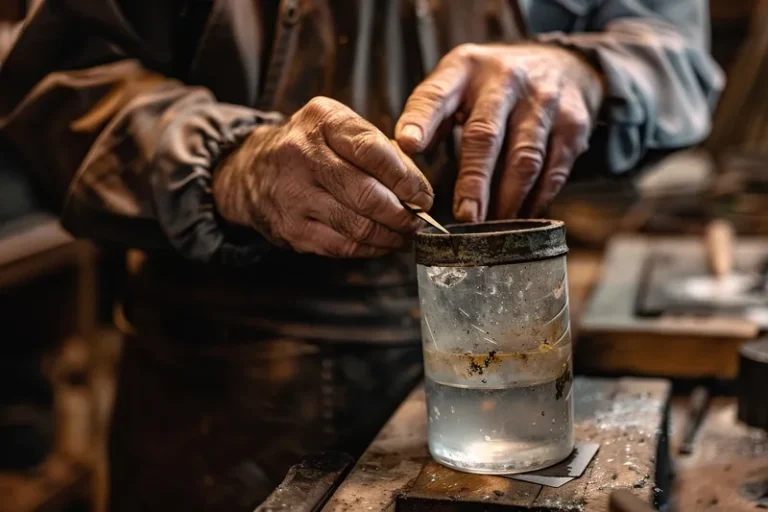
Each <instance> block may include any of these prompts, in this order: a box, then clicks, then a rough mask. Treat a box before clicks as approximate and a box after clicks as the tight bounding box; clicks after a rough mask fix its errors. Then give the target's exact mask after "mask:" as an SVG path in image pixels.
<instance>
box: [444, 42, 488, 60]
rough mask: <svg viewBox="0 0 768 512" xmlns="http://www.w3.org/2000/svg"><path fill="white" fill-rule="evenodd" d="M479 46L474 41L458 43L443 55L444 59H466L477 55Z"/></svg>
mask: <svg viewBox="0 0 768 512" xmlns="http://www.w3.org/2000/svg"><path fill="white" fill-rule="evenodd" d="M479 48H480V46H479V45H478V44H475V43H464V44H460V45H458V46H456V47H454V48H453V49H452V50H451V51H450V52H448V54H447V55H446V56H445V59H451V60H453V59H458V60H466V59H469V58H472V57H474V56H475V55H477V52H478V50H479Z"/></svg>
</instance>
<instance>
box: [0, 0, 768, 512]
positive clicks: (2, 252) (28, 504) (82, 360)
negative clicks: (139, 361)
mask: <svg viewBox="0 0 768 512" xmlns="http://www.w3.org/2000/svg"><path fill="white" fill-rule="evenodd" d="M38 3H39V0H30V1H24V0H0V61H2V59H3V57H4V56H5V55H6V53H7V52H8V51H9V49H10V48H11V46H12V45H13V41H14V38H15V36H16V35H17V33H18V31H19V29H20V28H21V26H22V24H23V22H24V19H25V17H27V16H28V15H29V14H30V13H31V12H32V11H33V10H34V9H35V7H36V5H37V4H38ZM710 5H711V16H712V52H713V54H714V56H715V58H716V60H717V61H718V62H719V63H720V65H721V66H722V67H723V68H724V69H726V70H727V72H728V87H727V90H726V92H725V95H724V97H723V99H722V101H721V103H720V106H719V108H718V110H717V113H716V116H715V122H714V130H713V132H712V135H711V136H710V138H709V140H707V141H706V142H705V144H703V145H702V147H700V148H694V149H688V150H685V151H681V152H677V153H675V154H672V155H669V154H664V155H652V156H651V157H649V159H648V160H647V162H645V163H644V164H643V165H642V166H641V167H640V168H638V169H637V170H636V172H635V173H634V174H633V176H632V179H626V178H622V179H621V180H618V179H617V180H603V181H599V182H594V181H586V180H584V181H582V180H578V179H576V180H574V181H573V182H572V183H570V184H569V185H568V186H567V187H566V188H565V191H564V192H563V193H562V195H561V197H560V198H559V199H558V201H557V203H556V204H555V205H554V206H553V207H552V209H551V212H550V216H552V217H555V218H560V219H562V220H565V221H566V223H567V226H568V233H569V245H570V247H571V249H572V253H571V255H569V259H570V261H569V273H570V280H571V283H570V286H571V288H572V291H571V297H572V301H573V303H574V309H573V313H572V314H573V315H574V320H575V323H576V325H578V326H580V328H581V329H582V334H583V340H582V339H580V340H579V342H578V343H577V349H576V350H577V365H579V371H582V372H587V373H599V374H603V373H608V374H610V373H623V372H627V371H631V372H633V373H637V374H646V375H651V374H653V375H664V376H668V377H680V378H682V379H686V378H690V377H698V376H702V375H703V376H706V377H711V378H714V379H724V380H727V379H729V378H732V377H733V376H734V372H735V364H736V363H735V358H736V352H735V349H732V350H731V352H729V353H727V354H726V355H725V356H724V358H720V357H719V356H718V357H716V358H715V359H718V361H717V365H719V366H717V367H712V368H701V367H698V368H693V369H692V368H690V367H685V366H684V365H682V366H681V364H682V363H681V364H678V363H676V362H674V361H671V362H670V363H669V364H668V365H667V367H661V366H659V363H658V361H651V362H649V363H648V364H644V363H643V361H642V356H638V358H637V359H632V360H631V361H632V362H630V363H626V362H625V363H622V364H617V363H616V362H615V361H614V360H612V359H611V356H610V354H608V352H607V349H605V347H606V346H607V344H608V343H609V341H606V340H609V339H610V336H608V335H607V334H606V332H607V331H609V330H610V326H608V327H606V326H605V325H603V324H601V323H600V322H601V319H600V318H596V317H595V315H592V316H591V317H590V316H589V311H588V310H590V305H589V298H590V297H591V296H592V294H593V293H594V291H595V289H596V288H597V287H598V286H599V285H600V284H601V279H602V278H601V276H604V275H605V274H601V270H602V271H603V272H604V271H605V270H606V269H605V265H606V261H605V254H606V253H605V250H606V248H607V247H611V244H614V249H616V246H615V242H616V240H619V239H621V237H622V236H626V235H633V236H634V237H635V238H633V240H635V241H637V240H641V241H642V243H643V244H648V243H651V242H648V240H654V239H655V238H656V237H663V238H664V239H669V238H670V237H672V238H673V239H674V238H680V239H681V240H682V239H686V240H689V239H691V237H693V238H695V237H702V236H703V235H704V233H705V232H706V229H707V226H708V225H710V224H709V223H710V222H711V221H712V220H716V219H719V220H725V221H727V222H728V224H729V226H731V227H732V229H733V230H734V232H735V234H736V236H737V240H740V239H741V237H750V238H754V237H758V238H759V237H765V236H767V235H768V201H767V200H766V194H767V193H768V172H766V170H765V169H766V167H765V166H766V162H768V95H766V93H765V91H766V90H768V31H766V30H765V27H766V26H768V2H766V1H758V0H711V2H710ZM41 150H44V148H41ZM638 237H640V238H638ZM737 243H738V242H737ZM632 247H634V249H632V250H637V247H639V246H632ZM642 247H646V246H642ZM620 249H621V248H620ZM622 250H626V249H622ZM737 252H738V251H737ZM614 256H615V255H614ZM762 256H763V257H765V256H768V253H762ZM129 262H130V255H128V256H127V255H125V254H123V253H120V252H112V251H110V250H108V249H104V248H97V247H95V246H94V245H92V244H91V243H89V242H85V241H77V240H74V239H72V238H71V237H70V236H69V235H68V234H67V233H66V232H65V231H63V230H62V228H61V227H60V226H59V225H58V223H57V220H56V217H55V215H54V214H52V213H51V212H47V211H46V210H45V209H44V208H43V207H42V206H41V204H40V203H39V202H38V200H37V195H36V191H35V189H34V187H33V186H32V185H31V183H29V181H28V180H27V179H26V178H25V174H24V171H23V169H21V168H20V167H19V165H17V162H16V159H15V158H14V155H13V154H12V153H11V152H10V151H8V150H7V148H5V147H2V146H0V328H1V330H0V340H2V341H1V343H0V351H2V353H1V354H0V511H2V512H5V511H9V512H10V511H14V512H15V511H19V512H21V511H38V510H40V511H42V510H62V511H63V510H96V511H102V510H105V503H106V501H105V496H106V492H107V489H106V486H105V482H106V479H107V470H108V468H107V467H106V462H105V446H104V444H105V438H106V433H107V431H108V426H109V425H108V424H109V417H110V407H111V402H112V399H113V395H114V388H115V370H116V368H117V365H118V364H119V357H120V348H121V339H122V334H121V321H120V319H121V315H120V308H119V305H118V304H117V301H116V297H118V296H119V295H120V287H121V282H122V276H123V274H124V272H125V269H126V265H127V264H129ZM737 266H738V262H737ZM643 279H644V281H647V282H650V281H652V277H651V276H650V275H648V276H646V277H644V278H643ZM602 284H605V283H602ZM608 284H610V283H608ZM649 300H650V299H649ZM638 308H639V306H638ZM592 309H595V308H594V307H593V308H592ZM636 309H637V308H636ZM584 311H586V313H587V314H586V316H585V317H584V319H583V321H581V322H580V321H579V320H578V317H579V315H580V314H581V313H582V312H584ZM637 314H638V315H640V313H637ZM752 321H756V322H757V323H758V325H760V319H758V320H754V319H752ZM760 329H761V330H762V326H761V325H760ZM750 332H752V331H750ZM752 334H754V333H752ZM750 336H751V335H750ZM590 343H592V344H593V345H594V346H595V347H597V346H599V347H601V350H603V351H604V353H605V356H604V357H602V358H589V359H588V360H587V359H586V358H581V359H580V358H579V356H578V353H579V352H580V353H587V350H588V346H589V344H590ZM580 344H581V346H579V345H580ZM625 356H626V354H624V356H621V357H623V358H624V359H625V360H628V359H627V358H626V357H625ZM616 357H620V356H616ZM681 358H685V356H681ZM630 359H631V358H630ZM657 359H658V358H657ZM691 364H692V363H691ZM713 364H714V363H713ZM680 368H683V369H682V370H681V369H680Z"/></svg>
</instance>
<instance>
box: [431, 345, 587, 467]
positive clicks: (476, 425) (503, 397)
mask: <svg viewBox="0 0 768 512" xmlns="http://www.w3.org/2000/svg"><path fill="white" fill-rule="evenodd" d="M568 348H570V347H568ZM566 367H567V370H566V373H564V374H563V375H561V376H560V377H558V378H557V379H553V380H547V381H544V382H538V383H536V382H531V381H528V382H526V383H522V382H515V383H514V384H511V385H508V386H505V387H495V386H494V387H489V386H483V387H468V386H466V385H459V384H457V383H455V382H454V383H442V382H438V381H436V380H434V379H433V378H431V377H430V376H429V375H427V378H426V394H427V408H428V412H429V451H430V453H431V454H432V456H433V457H434V458H435V460H437V461H438V462H440V463H442V464H445V465H447V466H450V467H453V468H455V469H459V470H461V471H467V472H470V473H489V474H511V473H522V472H526V471H534V470H537V469H541V468H544V467H547V466H550V465H552V464H556V463H557V462H560V461H561V460H563V459H565V458H566V457H567V456H568V455H570V453H571V451H572V450H573V443H574V439H573V403H572V399H571V398H572V394H571V379H570V371H571V370H570V362H569V361H568V363H566Z"/></svg>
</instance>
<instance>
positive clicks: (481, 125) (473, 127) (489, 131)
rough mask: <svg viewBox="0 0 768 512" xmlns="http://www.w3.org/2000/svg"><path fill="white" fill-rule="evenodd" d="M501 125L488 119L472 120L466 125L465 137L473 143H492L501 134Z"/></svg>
mask: <svg viewBox="0 0 768 512" xmlns="http://www.w3.org/2000/svg"><path fill="white" fill-rule="evenodd" d="M501 130H502V128H501V126H499V125H498V124H496V123H494V122H493V121H491V120H488V119H477V120H474V121H470V122H468V123H467V124H466V126H465V127H464V137H465V138H466V139H467V140H468V141H469V142H472V143H476V144H488V145H491V144H493V143H495V142H496V140H497V139H498V138H499V135H500V134H501Z"/></svg>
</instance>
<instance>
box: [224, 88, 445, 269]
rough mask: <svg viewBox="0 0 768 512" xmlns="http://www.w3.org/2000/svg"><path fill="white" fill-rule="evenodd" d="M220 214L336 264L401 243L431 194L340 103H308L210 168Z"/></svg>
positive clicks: (379, 136)
mask: <svg viewBox="0 0 768 512" xmlns="http://www.w3.org/2000/svg"><path fill="white" fill-rule="evenodd" d="M213 196H214V201H215V203H216V207H217V209H218V211H219V213H220V214H221V216H222V217H223V218H224V219H226V220H227V221H229V222H232V223H235V224H239V225H244V226H249V227H251V228H253V229H255V230H257V231H259V232H260V233H262V234H263V235H264V236H266V237H267V238H268V239H269V240H271V241H272V242H273V243H275V244H278V245H281V246H285V245H288V246H290V247H292V248H293V249H294V250H296V251H298V252H311V253H316V254H320V255H323V256H333V257H346V258H352V257H374V256H379V255H382V254H384V253H386V252H389V251H391V250H393V249H397V248H399V247H401V246H403V245H404V243H405V242H406V237H405V236H404V235H407V234H409V233H412V232H413V231H415V230H416V229H418V228H419V226H420V221H419V220H418V219H416V218H414V217H413V216H412V214H410V213H409V212H408V211H407V210H405V208H403V206H402V205H401V204H400V201H399V200H400V199H402V200H405V201H408V202H411V203H414V204H416V205H418V206H421V207H422V208H424V209H429V208H430V206H431V205H432V189H431V187H430V185H429V183H428V182H427V180H426V178H425V177H424V175H423V174H422V173H421V172H420V171H419V170H418V169H417V168H416V166H415V165H414V163H413V162H412V161H411V160H410V158H408V157H407V156H405V154H404V153H402V152H401V151H400V150H399V148H398V147H397V144H396V143H394V142H393V141H390V140H389V139H388V138H387V137H386V136H385V135H384V134H383V133H381V132H380V131H379V130H377V129H376V128H375V127H374V126H373V125H371V124H370V123H368V122H367V121H365V120H364V119H362V118H361V117H360V116H358V115H357V114H355V113H354V112H353V111H352V110H350V109H349V108H347V107H345V106H344V105H342V104H341V103H338V102H336V101H333V100H331V99H328V98H315V99H313V100H312V101H310V102H309V103H308V104H307V105H306V106H305V107H304V108H302V109H301V110H300V111H299V112H297V113H296V114H294V115H293V117H292V118H291V119H290V121H289V122H288V123H287V124H285V125H284V126H278V127H275V126H264V127H259V128H257V129H256V130H254V132H253V133H252V134H251V135H250V136H249V137H248V139H246V141H245V143H244V144H243V145H242V146H241V147H240V148H239V149H237V150H236V151H235V152H234V153H233V154H232V155H230V156H229V157H228V158H227V159H226V160H225V161H224V162H223V163H222V164H221V165H220V166H219V168H218V169H217V170H216V173H215V175H214V182H213Z"/></svg>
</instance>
